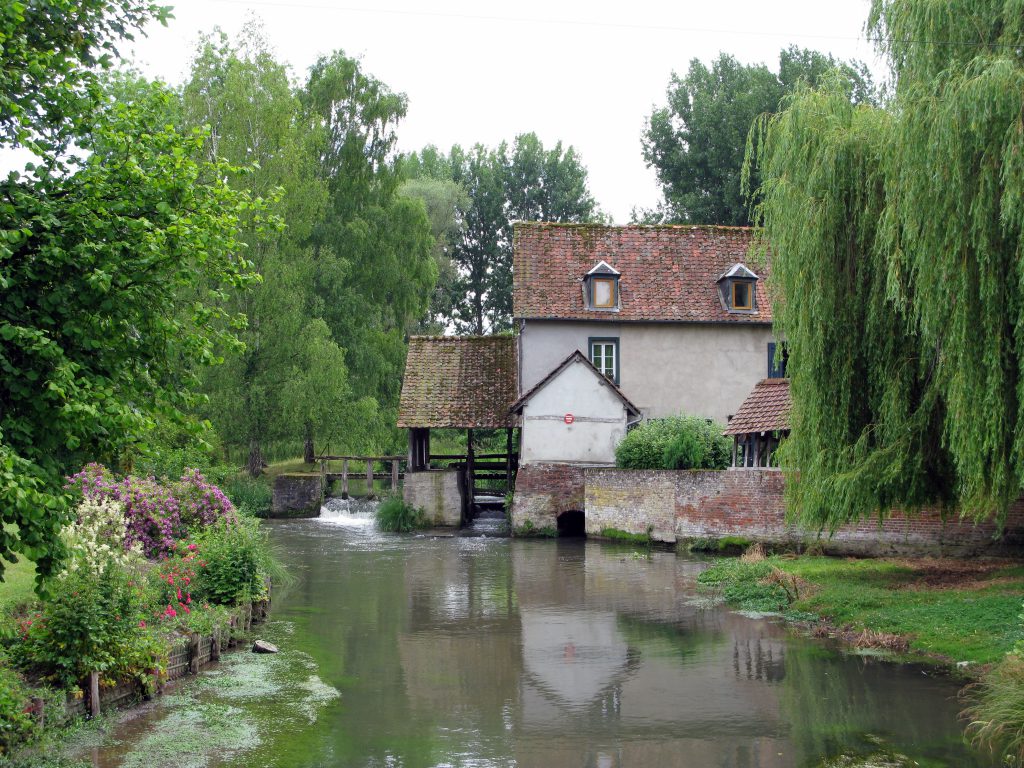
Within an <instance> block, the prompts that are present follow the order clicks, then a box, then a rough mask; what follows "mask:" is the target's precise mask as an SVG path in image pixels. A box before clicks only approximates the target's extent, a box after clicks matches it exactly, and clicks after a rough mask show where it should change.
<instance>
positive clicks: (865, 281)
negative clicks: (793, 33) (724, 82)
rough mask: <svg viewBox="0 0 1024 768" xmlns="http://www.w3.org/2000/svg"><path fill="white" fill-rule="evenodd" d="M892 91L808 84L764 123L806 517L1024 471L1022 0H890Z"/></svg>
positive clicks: (967, 508) (822, 517)
mask: <svg viewBox="0 0 1024 768" xmlns="http://www.w3.org/2000/svg"><path fill="white" fill-rule="evenodd" d="M868 29H869V32H870V33H871V34H872V36H873V37H875V38H877V39H878V40H879V41H880V43H879V46H880V48H881V50H882V52H883V53H884V54H885V55H886V56H887V57H888V60H889V62H890V66H891V68H892V74H893V79H894V92H893V95H892V98H891V99H890V101H889V102H888V103H887V104H886V105H885V106H883V107H869V106H854V105H852V104H851V103H850V101H849V99H848V97H847V96H846V94H845V92H844V91H843V90H842V88H841V86H840V84H838V83H837V84H836V85H835V86H833V87H829V86H827V85H826V86H825V87H823V88H819V89H818V90H811V89H809V88H802V89H799V90H798V91H797V92H795V93H794V94H793V95H792V96H791V97H789V99H788V100H787V102H786V108H785V109H784V111H782V112H780V113H779V114H777V115H775V116H773V117H771V118H766V119H765V120H763V121H762V122H761V123H760V124H759V125H758V126H756V127H755V129H754V130H753V131H752V133H751V139H750V141H749V147H751V148H756V149H750V148H748V165H749V164H750V163H751V162H752V161H754V160H756V161H757V163H758V164H759V166H760V168H761V172H762V186H761V188H760V190H758V204H757V208H756V210H757V215H758V218H759V222H760V223H761V224H762V225H763V228H764V229H763V231H764V235H765V242H767V243H770V245H771V252H772V278H771V279H772V281H773V283H774V286H775V295H776V296H777V297H778V300H777V304H776V306H775V317H776V322H777V324H778V329H779V331H780V332H781V333H782V334H783V335H784V336H785V338H786V339H787V341H788V345H789V353H790V371H791V376H792V381H791V391H792V395H793V401H794V411H793V417H792V419H793V422H792V426H793V431H792V438H791V439H790V440H789V442H788V443H787V444H786V445H785V447H784V451H785V454H784V456H785V463H786V465H787V466H789V467H792V468H793V472H792V476H791V478H790V481H789V482H788V484H787V485H788V493H789V495H790V498H789V502H790V507H791V509H793V510H794V511H795V513H796V515H797V517H798V518H799V519H800V520H801V522H803V523H805V524H811V525H817V526H819V527H829V528H834V527H836V526H838V525H840V524H842V523H844V522H846V521H848V520H852V519H858V518H862V517H865V516H870V515H872V514H875V513H877V514H881V515H884V514H886V512H887V511H888V510H889V509H891V508H892V507H894V506H896V507H903V508H908V509H913V508H918V507H920V506H922V505H925V504H938V505H941V506H942V507H943V508H945V509H947V510H950V509H953V508H958V509H960V510H961V511H963V512H964V513H965V514H968V515H970V516H973V517H975V518H983V517H994V518H995V519H996V520H1002V518H1003V517H1004V516H1005V512H1006V509H1007V507H1008V505H1009V503H1010V502H1011V501H1012V500H1013V499H1015V498H1016V497H1017V496H1018V495H1019V494H1020V492H1021V488H1022V484H1024V372H1022V364H1024V260H1022V245H1024V240H1022V234H1024V0H944V1H943V2H937V1H936V0H875V1H874V3H873V7H872V10H871V15H870V17H869V21H868Z"/></svg>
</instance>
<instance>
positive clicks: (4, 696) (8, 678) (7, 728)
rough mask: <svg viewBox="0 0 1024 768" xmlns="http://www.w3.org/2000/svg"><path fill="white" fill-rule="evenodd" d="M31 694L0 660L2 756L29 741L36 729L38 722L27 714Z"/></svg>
mask: <svg viewBox="0 0 1024 768" xmlns="http://www.w3.org/2000/svg"><path fill="white" fill-rule="evenodd" d="M30 697H31V692H30V691H29V689H28V688H27V687H26V686H25V684H24V683H23V682H22V680H21V677H19V676H18V674H17V673H16V672H14V671H13V670H11V669H8V668H7V667H5V666H4V665H3V659H2V658H0V755H6V754H9V753H10V751H11V747H13V746H15V745H17V744H19V743H21V742H23V741H25V740H26V739H28V738H29V737H30V736H31V735H32V733H33V732H34V731H35V729H36V721H35V719H34V718H33V717H32V715H31V714H30V713H28V712H26V711H25V710H26V705H27V704H28V702H29V698H30Z"/></svg>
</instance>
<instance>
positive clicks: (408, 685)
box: [153, 509, 989, 768]
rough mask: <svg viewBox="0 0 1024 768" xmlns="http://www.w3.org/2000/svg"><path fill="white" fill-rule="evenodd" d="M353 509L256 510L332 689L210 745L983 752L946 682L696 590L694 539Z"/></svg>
mask: <svg viewBox="0 0 1024 768" xmlns="http://www.w3.org/2000/svg"><path fill="white" fill-rule="evenodd" d="M353 514H354V515H355V516H357V517H358V515H359V514H360V513H359V512H358V510H356V511H355V512H353V510H351V509H348V510H344V511H338V515H336V516H335V518H332V519H329V520H327V521H319V522H318V521H294V522H283V523H275V524H272V526H271V528H272V531H273V536H274V539H275V541H276V542H277V544H278V545H279V547H280V548H281V552H282V556H283V557H284V559H286V560H287V561H288V563H289V564H290V565H291V567H292V569H293V570H294V571H295V572H296V573H297V575H298V576H299V580H298V583H297V584H296V585H295V586H294V587H293V588H292V589H291V591H290V593H289V594H288V595H286V596H285V597H284V598H283V600H280V601H279V602H278V604H277V605H276V606H275V609H274V616H275V619H276V620H278V621H279V622H280V623H281V624H282V625H285V624H286V625H288V626H289V627H292V631H291V634H290V635H288V636H287V637H284V638H281V641H282V643H283V646H284V649H285V653H287V652H289V651H295V652H302V653H304V654H308V656H309V657H311V658H312V659H313V660H315V661H316V663H317V664H318V666H319V676H320V678H321V679H322V680H323V681H324V683H326V684H327V685H329V686H333V687H334V688H337V689H338V690H340V691H341V700H340V703H339V704H337V705H331V706H330V708H329V709H328V710H327V711H325V712H324V713H323V714H322V716H321V717H320V718H319V719H318V720H317V722H316V724H315V725H314V726H312V728H311V729H308V730H306V731H304V732H303V733H302V735H301V736H297V735H294V734H291V733H289V732H287V731H280V730H277V731H271V732H268V733H263V734H261V744H260V746H259V747H257V748H255V749H253V750H252V751H250V752H249V753H247V754H246V755H243V756H234V757H231V758H225V759H223V760H222V762H221V764H230V765H246V766H249V765H255V766H259V765H266V766H278V765H280V766H319V765H323V766H403V767H406V768H417V767H419V766H424V767H425V766H522V767H524V768H528V767H532V766H537V767H538V768H541V767H544V768H547V767H549V766H573V767H575V766H581V767H586V768H619V767H622V766H669V767H671V766H686V768H791V767H793V766H797V767H799V768H804V767H805V766H807V767H808V768H809V767H811V766H818V765H821V763H822V761H823V760H825V759H827V758H832V757H835V756H837V755H842V754H854V755H855V754H864V755H867V754H871V753H873V752H876V751H878V749H879V745H880V744H881V745H883V746H887V747H888V748H891V749H894V750H896V751H899V752H901V753H903V754H907V755H910V756H912V757H913V758H914V759H917V760H919V761H921V763H922V764H926V761H929V760H930V761H932V762H931V763H927V764H931V765H956V766H965V768H971V767H973V766H986V765H988V764H989V763H987V762H986V761H985V760H984V759H983V758H982V757H980V756H979V755H977V754H974V753H972V752H970V751H968V750H967V749H966V748H964V746H963V745H962V742H961V737H960V731H959V726H958V724H957V721H956V712H957V703H956V700H955V698H954V697H955V693H956V685H955V684H954V683H952V682H951V681H949V680H947V679H943V678H935V677H932V676H929V675H926V674H922V671H921V670H919V669H914V668H909V667H901V666H896V665H890V664H884V663H880V662H878V661H875V660H869V659H859V658H844V657H841V656H839V655H837V654H835V653H834V652H831V651H829V650H826V649H824V648H823V647H822V646H820V645H818V644H815V643H811V642H809V641H804V640H800V639H799V638H792V637H789V636H788V635H787V633H786V631H785V630H784V629H783V628H781V627H780V626H778V625H777V624H775V623H773V622H771V621H768V620H752V619H748V618H744V617H742V616H739V615H737V614H734V613H731V612H728V611H724V610H720V609H715V608H710V609H709V608H708V607H707V606H706V604H705V603H703V602H702V601H700V600H699V599H697V594H696V592H695V578H696V575H697V574H698V573H699V571H700V570H701V569H702V568H703V567H704V566H703V564H702V563H701V562H699V561H697V560H693V559H688V558H686V557H681V556H680V557H677V556H676V555H675V554H673V553H670V552H653V553H651V554H650V556H649V557H648V556H642V555H641V556H638V555H636V554H635V553H633V552H632V551H631V550H629V549H628V548H626V549H624V548H621V547H613V546H607V545H604V546H603V545H600V544H598V543H596V542H572V543H569V544H563V543H561V542H559V543H555V542H535V541H520V540H507V539H506V540H502V539H480V538H468V539H467V538H449V539H429V538H411V537H396V536H390V535H386V534H381V533H379V532H377V531H376V530H375V529H374V528H373V526H372V525H368V524H364V523H363V522H361V521H359V520H350V519H348V518H346V517H344V516H345V515H348V516H349V517H351V516H352V515H353ZM239 706H243V707H244V706H249V704H248V703H247V702H241V703H240V704H239ZM261 706H262V707H264V709H266V708H268V707H269V708H270V709H271V710H272V708H273V706H274V703H273V702H262V703H261ZM159 716H160V715H159V713H158V712H157V713H156V714H154V715H153V717H154V718H159Z"/></svg>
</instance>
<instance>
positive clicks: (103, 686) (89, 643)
mask: <svg viewBox="0 0 1024 768" xmlns="http://www.w3.org/2000/svg"><path fill="white" fill-rule="evenodd" d="M68 488H69V489H70V490H71V491H72V492H75V493H78V494H79V495H80V500H79V503H78V505H77V507H76V517H75V519H74V520H73V521H71V522H70V523H69V524H68V525H67V526H65V527H64V529H62V531H61V533H60V540H61V544H62V545H63V548H64V550H65V557H64V558H63V559H62V561H61V563H60V566H59V568H58V569H57V571H56V575H55V576H54V577H53V578H52V579H50V580H49V582H48V583H46V584H45V585H44V588H43V590H42V592H41V596H40V598H39V599H38V600H36V601H35V602H34V603H33V604H32V605H30V606H28V607H22V608H21V609H19V612H18V613H17V615H13V616H7V617H0V630H4V631H2V632H0V638H4V637H5V636H6V637H5V639H4V642H3V645H2V646H0V672H4V673H5V674H7V675H8V677H10V676H11V675H13V674H14V673H13V671H14V670H16V671H17V672H18V673H19V674H20V680H21V682H18V680H19V675H14V676H13V677H12V678H11V679H10V680H8V682H9V683H10V684H9V685H7V686H6V688H5V690H4V691H0V694H4V695H0V710H4V711H0V720H4V719H5V717H6V716H11V718H12V719H14V720H17V722H19V723H21V725H22V726H24V727H21V726H19V727H18V728H17V729H12V732H11V733H9V734H8V733H6V732H4V731H3V730H0V755H2V754H3V753H4V752H6V751H9V749H10V748H11V746H12V745H14V744H16V743H18V742H19V741H24V740H25V739H26V738H28V737H30V736H31V732H32V730H33V728H32V727H31V722H30V723H28V724H27V725H26V724H25V723H24V722H22V721H23V720H24V717H21V718H14V716H15V715H18V714H19V712H20V713H21V714H28V715H30V719H34V721H35V722H37V723H38V722H41V721H43V720H49V722H50V723H51V724H52V723H53V722H54V720H57V721H62V720H64V719H66V716H65V715H63V714H61V713H53V712H52V709H53V707H52V706H51V707H49V708H47V707H44V706H43V705H42V704H41V703H40V699H43V698H45V699H47V700H51V701H52V700H61V699H63V698H64V697H63V696H55V695H54V694H53V693H51V692H52V691H58V692H59V691H67V692H68V696H67V700H68V702H70V703H69V704H67V705H65V706H63V707H62V708H64V709H67V710H68V711H69V713H81V712H85V711H89V712H91V713H93V714H95V713H97V712H98V711H99V709H100V708H101V706H104V705H117V704H120V703H124V702H127V701H134V700H137V699H139V698H142V697H144V696H147V695H150V694H152V693H154V692H157V691H159V690H160V689H161V688H162V687H163V685H164V684H165V683H166V682H167V681H168V680H173V679H175V678H177V677H180V676H181V675H183V674H188V673H189V672H191V673H195V672H197V671H198V670H199V668H201V667H202V666H204V665H205V664H207V663H210V661H212V660H215V659H216V658H217V657H218V656H219V654H220V651H221V650H222V649H223V648H225V647H227V646H228V645H230V644H233V643H235V642H237V640H238V638H239V637H240V636H241V634H242V633H244V632H245V631H247V630H248V628H249V625H250V623H251V621H252V619H253V616H254V615H255V616H257V617H259V616H263V615H265V613H266V607H267V605H268V604H269V584H270V580H269V576H270V573H271V572H272V571H273V570H274V568H275V565H274V562H273V559H272V557H271V555H270V551H269V545H268V542H267V539H266V536H265V534H264V533H263V531H262V530H261V529H260V527H259V522H258V521H257V520H255V519H253V518H251V517H247V516H244V515H240V514H239V513H238V512H237V511H236V510H235V508H234V506H233V505H232V503H231V501H230V500H229V499H228V498H227V496H225V495H224V493H223V492H222V491H221V490H220V489H219V488H217V487H216V486H214V485H212V484H210V483H208V482H207V481H206V479H205V478H204V477H203V476H202V475H201V474H200V473H199V472H196V471H194V470H188V471H186V472H185V473H184V474H183V476H182V477H181V478H180V479H179V480H178V481H175V482H171V483H167V484H162V483H159V482H157V481H156V480H155V479H153V478H138V477H131V476H129V477H123V478H118V477H115V476H114V475H113V474H112V473H110V472H109V471H108V470H107V469H105V468H104V467H101V466H99V465H89V466H87V467H86V468H84V469H83V470H82V471H81V472H79V473H78V474H76V475H74V476H73V477H71V478H69V480H68ZM182 647H184V648H185V663H184V664H182V662H181V654H182V651H181V648H182ZM4 679H5V680H7V678H4ZM26 683H28V684H30V685H31V688H29V687H27V686H26ZM32 689H34V690H32ZM87 705H88V706H87ZM7 709H9V710H11V711H10V712H7V711H6V710H7ZM47 709H49V710H51V711H50V712H48V711H47Z"/></svg>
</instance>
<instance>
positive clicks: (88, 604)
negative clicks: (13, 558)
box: [11, 568, 163, 687]
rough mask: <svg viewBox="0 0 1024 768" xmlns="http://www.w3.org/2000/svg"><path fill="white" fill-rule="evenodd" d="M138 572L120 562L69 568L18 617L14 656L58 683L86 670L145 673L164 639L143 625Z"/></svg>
mask: <svg viewBox="0 0 1024 768" xmlns="http://www.w3.org/2000/svg"><path fill="white" fill-rule="evenodd" d="M137 579H138V576H134V575H133V574H131V573H130V572H128V571H126V570H123V569H121V568H107V569H106V570H104V571H103V572H102V573H100V574H90V573H87V572H85V571H82V570H79V571H75V572H72V573H69V574H68V575H67V577H66V578H65V579H63V580H62V582H61V588H60V589H58V590H54V591H53V594H52V595H51V596H49V597H48V599H47V600H46V601H45V602H44V603H43V605H42V609H41V610H40V611H38V612H36V613H34V614H32V615H30V616H28V617H26V618H25V619H24V620H23V622H22V632H23V634H22V637H21V640H20V642H18V643H16V644H15V645H14V646H12V649H11V653H12V657H13V660H14V661H15V662H16V663H17V664H19V665H20V666H22V667H24V668H30V669H38V670H40V671H42V672H43V673H44V674H46V675H47V676H48V677H49V678H51V679H53V680H54V681H56V682H57V683H59V684H60V685H61V687H70V686H74V685H78V684H80V683H81V682H82V680H83V679H84V678H85V677H86V676H88V675H89V673H90V672H93V671H98V672H100V673H102V674H103V676H104V677H106V678H108V679H112V678H116V677H118V676H121V675H124V674H130V675H136V676H140V677H145V676H146V675H148V674H149V672H150V670H153V669H154V668H156V667H157V666H158V665H159V659H160V657H161V654H162V653H163V649H162V645H161V644H160V643H159V641H158V640H157V638H156V637H155V636H154V635H153V634H152V632H151V631H150V630H149V629H148V628H147V627H146V626H145V620H144V615H145V614H144V606H143V602H142V589H141V588H140V586H139V585H138V584H137Z"/></svg>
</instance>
